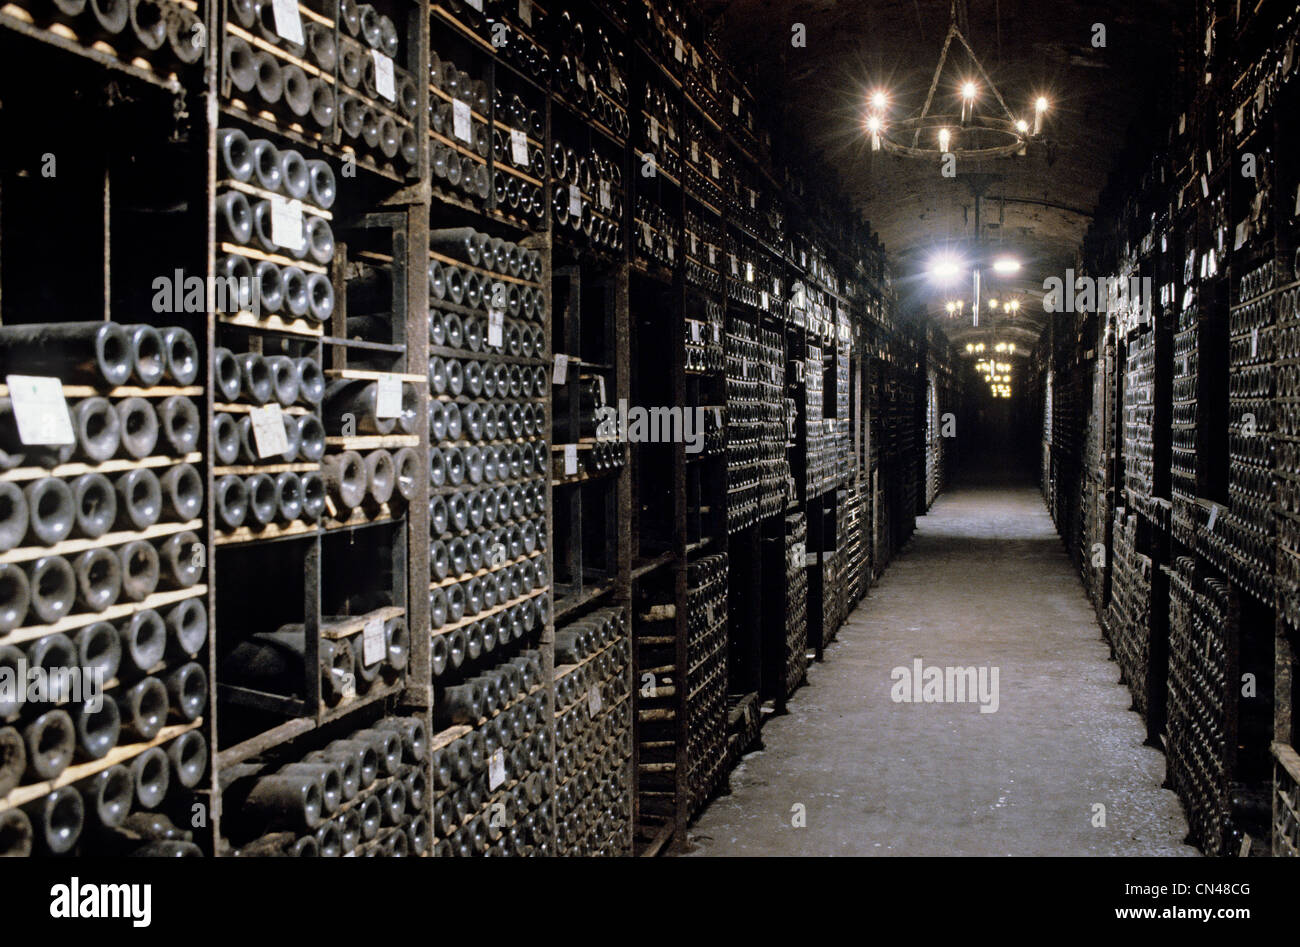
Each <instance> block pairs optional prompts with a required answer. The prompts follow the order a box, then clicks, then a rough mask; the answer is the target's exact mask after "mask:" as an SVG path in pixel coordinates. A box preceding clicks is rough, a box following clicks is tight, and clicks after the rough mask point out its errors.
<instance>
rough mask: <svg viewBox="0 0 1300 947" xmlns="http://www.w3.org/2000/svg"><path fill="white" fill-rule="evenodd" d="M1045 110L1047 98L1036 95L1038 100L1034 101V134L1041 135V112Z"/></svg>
mask: <svg viewBox="0 0 1300 947" xmlns="http://www.w3.org/2000/svg"><path fill="white" fill-rule="evenodd" d="M1046 111H1047V99H1046V98H1044V97H1043V96H1041V95H1040V96H1039V97H1038V101H1037V102H1035V103H1034V134H1035V135H1041V134H1042V133H1043V114H1044V113H1045V112H1046Z"/></svg>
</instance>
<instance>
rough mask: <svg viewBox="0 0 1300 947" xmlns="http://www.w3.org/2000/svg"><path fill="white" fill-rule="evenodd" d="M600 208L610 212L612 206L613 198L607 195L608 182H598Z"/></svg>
mask: <svg viewBox="0 0 1300 947" xmlns="http://www.w3.org/2000/svg"><path fill="white" fill-rule="evenodd" d="M600 206H601V207H602V208H603V209H604V210H610V209H612V208H613V206H614V198H613V197H612V196H611V195H610V193H609V182H608V181H601V182H600Z"/></svg>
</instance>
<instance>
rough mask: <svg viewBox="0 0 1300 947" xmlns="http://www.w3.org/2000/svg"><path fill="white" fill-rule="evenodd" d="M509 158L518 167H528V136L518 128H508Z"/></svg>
mask: <svg viewBox="0 0 1300 947" xmlns="http://www.w3.org/2000/svg"><path fill="white" fill-rule="evenodd" d="M510 158H511V160H512V161H514V163H515V164H516V165H518V166H519V167H521V168H526V167H528V164H529V161H528V136H527V135H525V134H524V133H523V132H522V131H520V130H519V129H518V128H512V129H510Z"/></svg>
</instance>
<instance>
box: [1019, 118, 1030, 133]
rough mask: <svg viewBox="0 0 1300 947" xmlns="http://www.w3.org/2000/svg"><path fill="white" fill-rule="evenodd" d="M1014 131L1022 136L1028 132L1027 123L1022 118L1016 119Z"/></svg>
mask: <svg viewBox="0 0 1300 947" xmlns="http://www.w3.org/2000/svg"><path fill="white" fill-rule="evenodd" d="M1016 131H1018V132H1020V134H1022V135H1023V134H1024V133H1025V132H1027V131H1029V123H1028V122H1027V121H1025V120H1024V119H1023V118H1018V119H1016Z"/></svg>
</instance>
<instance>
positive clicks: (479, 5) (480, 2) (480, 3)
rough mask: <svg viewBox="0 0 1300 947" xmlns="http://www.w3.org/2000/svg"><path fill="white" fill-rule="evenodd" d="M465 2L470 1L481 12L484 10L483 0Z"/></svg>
mask: <svg viewBox="0 0 1300 947" xmlns="http://www.w3.org/2000/svg"><path fill="white" fill-rule="evenodd" d="M465 2H466V3H468V4H469V5H470V6H471V7H473V8H474V9H475V10H477V11H478V12H479V13H482V12H483V0H465Z"/></svg>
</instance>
